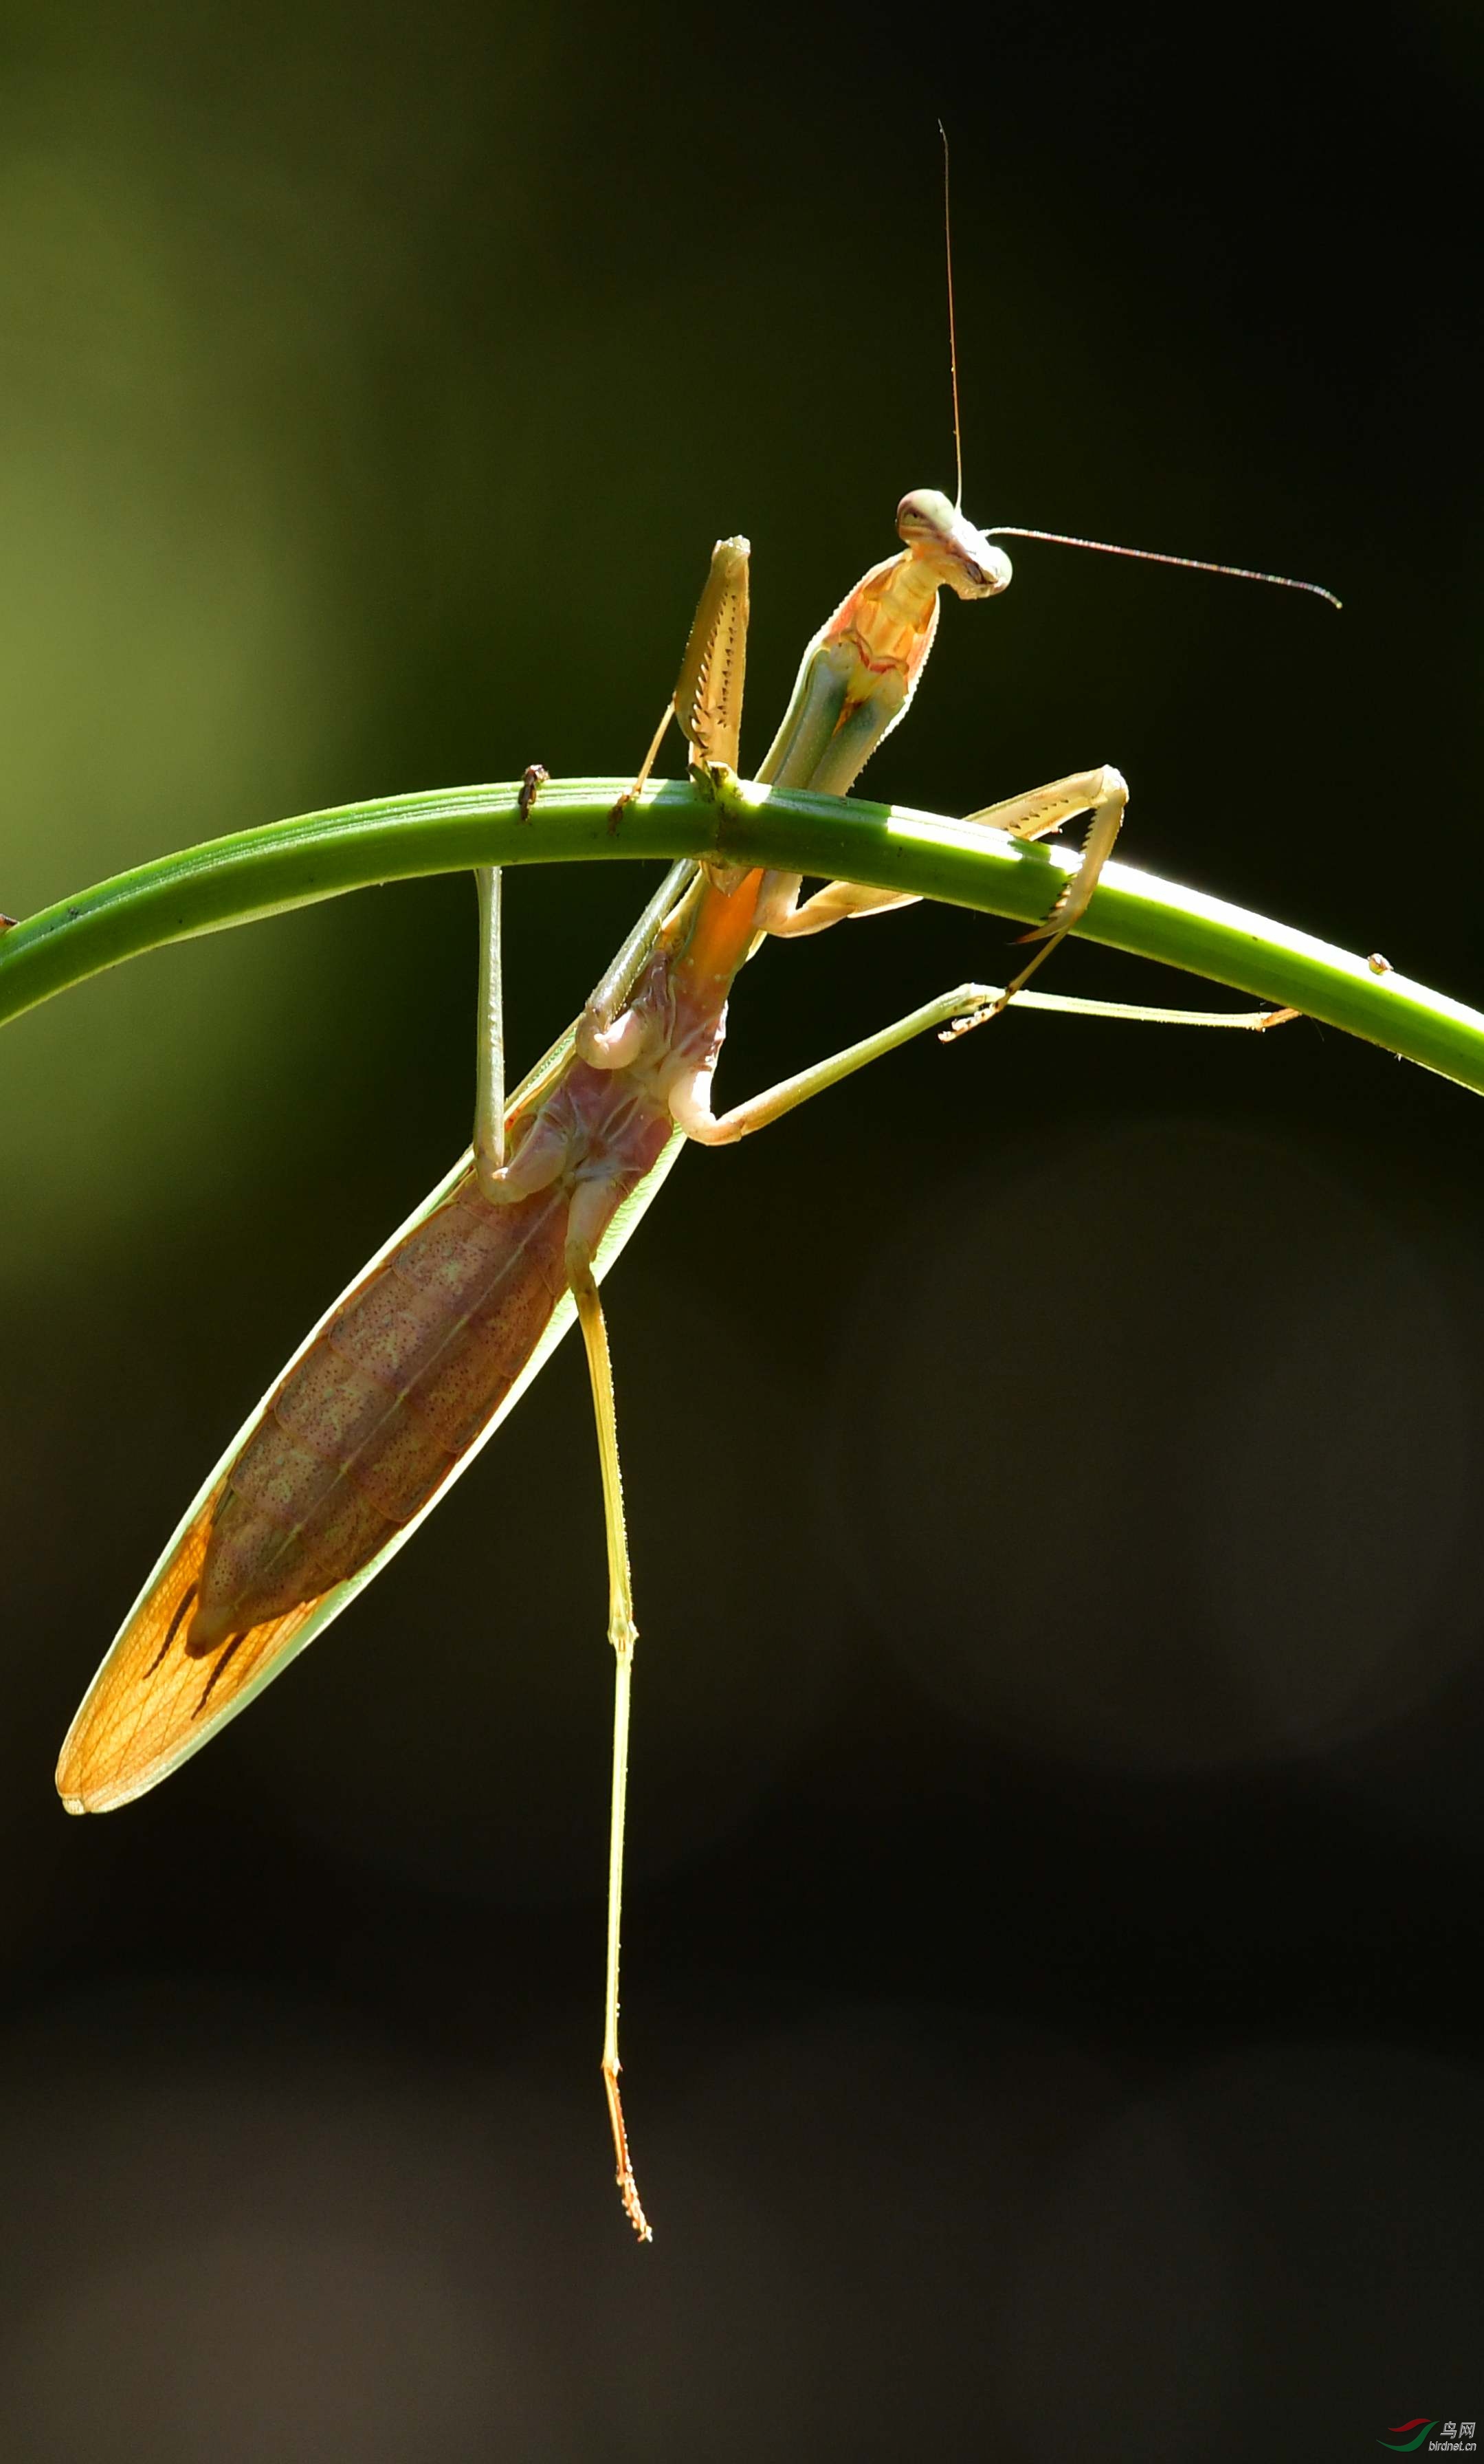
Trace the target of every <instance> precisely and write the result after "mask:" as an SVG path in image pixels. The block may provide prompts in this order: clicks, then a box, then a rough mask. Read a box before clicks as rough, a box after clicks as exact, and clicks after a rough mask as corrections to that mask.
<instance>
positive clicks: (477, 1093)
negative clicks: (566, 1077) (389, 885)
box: [473, 864, 505, 1172]
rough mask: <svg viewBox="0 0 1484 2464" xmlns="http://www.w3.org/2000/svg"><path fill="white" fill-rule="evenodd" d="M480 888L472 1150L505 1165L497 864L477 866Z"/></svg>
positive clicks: (495, 1165)
mask: <svg viewBox="0 0 1484 2464" xmlns="http://www.w3.org/2000/svg"><path fill="white" fill-rule="evenodd" d="M474 887H475V889H476V890H477V891H478V892H479V1021H478V1030H477V1035H476V1040H475V1061H474V1140H473V1144H474V1155H475V1157H476V1159H477V1161H478V1163H479V1165H480V1168H481V1170H482V1171H486V1172H502V1171H503V1170H504V1168H505V968H504V961H503V957H502V954H501V948H500V869H499V867H498V866H497V865H492V864H482V865H478V866H476V867H475V870H474Z"/></svg>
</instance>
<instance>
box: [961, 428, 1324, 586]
mask: <svg viewBox="0 0 1484 2464" xmlns="http://www.w3.org/2000/svg"><path fill="white" fill-rule="evenodd" d="M954 401H955V405H956V402H957V391H956V388H955V393H954ZM955 416H956V411H955ZM984 536H985V538H986V539H1045V540H1048V541H1049V542H1050V544H1051V545H1052V546H1053V547H1089V548H1093V549H1095V550H1096V551H1097V553H1098V555H1099V556H1131V557H1135V558H1137V560H1138V561H1139V562H1140V563H1141V564H1178V565H1183V566H1184V568H1185V570H1186V571H1187V572H1188V573H1224V574H1225V575H1226V576H1227V578H1228V580H1229V581H1232V582H1271V583H1272V584H1273V586H1274V588H1275V589H1276V590H1306V591H1308V593H1309V595H1310V597H1311V598H1314V599H1326V600H1328V602H1329V605H1330V606H1331V607H1338V606H1339V605H1341V602H1340V601H1339V600H1338V599H1337V598H1336V596H1335V594H1334V592H1333V591H1332V590H1326V589H1325V588H1324V585H1323V583H1320V582H1295V581H1293V580H1292V579H1291V578H1290V577H1289V575H1288V574H1286V573H1254V572H1253V571H1252V569H1251V567H1250V566H1248V565H1245V564H1209V563H1208V562H1207V561H1206V559H1205V558H1204V557H1200V556H1162V555H1161V554H1160V553H1159V551H1158V549H1157V548H1152V547H1115V546H1114V544H1113V542H1112V541H1111V539H1073V538H1072V537H1071V535H1070V534H1069V533H1068V532H1066V531H1028V530H1021V529H1020V528H1019V527H1018V525H1017V524H1015V523H1014V522H999V523H996V525H995V527H994V529H993V530H991V531H986V532H985V534H984Z"/></svg>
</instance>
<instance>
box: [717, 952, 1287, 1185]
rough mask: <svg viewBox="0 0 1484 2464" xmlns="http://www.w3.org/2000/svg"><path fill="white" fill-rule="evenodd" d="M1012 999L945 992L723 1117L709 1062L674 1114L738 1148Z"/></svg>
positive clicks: (1053, 996)
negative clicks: (920, 1041) (814, 1100)
mask: <svg viewBox="0 0 1484 2464" xmlns="http://www.w3.org/2000/svg"><path fill="white" fill-rule="evenodd" d="M1004 1000H1005V994H1004V992H1003V990H1002V989H1001V988H1000V987H999V986H998V985H995V984H959V985H957V986H955V988H954V990H953V991H952V992H949V993H940V994H939V996H938V998H937V1000H936V1001H925V1002H924V1003H923V1005H922V1007H921V1009H914V1010H909V1011H908V1013H907V1015H906V1018H899V1019H897V1020H895V1021H894V1022H893V1023H892V1024H891V1025H890V1026H884V1027H883V1028H882V1029H881V1031H880V1033H879V1034H876V1035H868V1036H865V1037H864V1038H862V1042H861V1043H859V1044H850V1045H846V1046H845V1048H844V1050H843V1051H841V1052H833V1053H831V1054H830V1055H829V1057H828V1058H827V1059H826V1060H823V1061H817V1062H816V1063H815V1064H814V1066H813V1067H812V1068H809V1069H800V1070H799V1071H798V1073H797V1076H796V1077H793V1078H782V1079H780V1080H779V1081H778V1084H777V1085H776V1086H775V1087H769V1088H768V1089H765V1091H764V1092H763V1093H762V1094H760V1095H753V1097H751V1098H750V1100H749V1101H748V1102H747V1103H745V1104H735V1105H733V1107H732V1109H731V1111H730V1112H722V1113H720V1114H719V1115H718V1114H717V1113H715V1112H713V1111H712V1110H711V1073H712V1071H713V1069H714V1067H715V1063H714V1061H708V1062H703V1063H701V1064H700V1065H699V1067H696V1068H694V1069H692V1070H690V1071H688V1072H687V1075H686V1076H685V1077H684V1078H682V1079H681V1080H679V1081H678V1083H677V1084H676V1085H675V1087H674V1088H672V1089H671V1091H670V1099H669V1100H670V1112H671V1115H672V1117H673V1118H674V1120H675V1122H676V1124H677V1126H678V1127H679V1128H680V1129H682V1130H684V1131H685V1133H686V1135H687V1137H689V1138H695V1139H696V1140H697V1141H698V1143H699V1144H700V1145H702V1146H709V1147H717V1146H731V1144H733V1143H734V1141H735V1140H736V1139H738V1138H745V1137H748V1136H750V1135H751V1134H752V1133H753V1131H754V1130H762V1129H766V1128H767V1126H768V1124H769V1123H770V1122H771V1121H776V1120H779V1119H781V1117H782V1115H783V1114H784V1113H785V1112H792V1111H794V1109H795V1107H796V1105H798V1104H806V1103H807V1102H808V1101H809V1098H810V1096H811V1095H820V1094H822V1093H823V1092H824V1089H825V1088H826V1087H837V1086H839V1084H840V1080H841V1079H842V1078H849V1077H852V1076H853V1075H854V1073H855V1071H856V1070H858V1069H864V1068H865V1067H867V1066H868V1065H869V1064H870V1063H871V1062H873V1061H880V1060H881V1059H882V1058H883V1057H884V1055H885V1054H886V1053H888V1052H895V1051H896V1050H897V1048H898V1046H899V1045H904V1044H909V1043H910V1042H911V1041H912V1038H913V1037H914V1036H917V1035H926V1034H928V1033H929V1032H930V1031H931V1030H932V1029H933V1028H936V1029H937V1030H938V1033H939V1035H940V1036H941V1038H942V1040H943V1041H944V1042H945V1043H947V1042H948V1041H949V1039H950V1038H951V1037H952V1036H953V1035H954V1034H955V1033H956V1032H958V1031H959V1026H960V1022H962V1021H965V1020H967V1021H968V1022H969V1023H970V1024H976V1023H977V1022H978V1021H979V1020H980V1019H981V1018H988V1017H993V1015H994V1013H995V1012H996V1011H997V1010H998V1009H999V1008H1001V1007H1002V1006H1003V1003H1004ZM1015 1006H1016V1008H1017V1009H1022V1008H1023V1009H1046V1010H1058V1011H1064V1012H1067V1013H1070V1014H1074V1015H1077V1016H1081V1017H1087V1018H1122V1019H1129V1020H1134V1021H1137V1022H1138V1023H1141V1024H1145V1025H1155V1026H1235V1027H1243V1028H1246V1029H1247V1030H1249V1031H1250V1032H1254V1031H1255V1032H1260V1031H1261V1030H1262V1029H1263V1028H1265V1027H1269V1026H1277V1025H1280V1024H1281V1023H1283V1022H1284V1021H1285V1020H1287V1019H1291V1018H1294V1017H1296V1016H1297V1015H1298V1013H1297V1011H1294V1010H1291V1009H1281V1010H1272V1009H1255V1010H1186V1009H1142V1008H1139V1007H1136V1006H1134V1005H1133V1004H1131V1003H1127V1002H1124V1001H1080V1000H1077V999H1075V998H1073V996H1071V995H1070V994H1059V993H1022V994H1021V995H1020V996H1019V998H1018V1000H1017V1001H1016V1003H1015Z"/></svg>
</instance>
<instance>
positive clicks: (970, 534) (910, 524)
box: [897, 488, 1012, 599]
mask: <svg viewBox="0 0 1484 2464" xmlns="http://www.w3.org/2000/svg"><path fill="white" fill-rule="evenodd" d="M897 535H898V537H899V538H900V539H905V540H906V551H907V554H908V556H911V557H915V558H917V559H918V560H919V561H920V562H922V563H923V564H925V565H926V566H927V567H928V570H929V571H930V572H931V573H932V574H933V576H934V578H935V579H936V580H937V581H938V582H940V583H947V584H948V586H949V589H950V590H953V591H956V592H957V594H958V596H959V598H960V599H993V598H995V597H996V596H997V594H998V593H999V592H1000V591H1001V590H1006V589H1008V588H1009V586H1010V576H1011V571H1012V567H1011V562H1010V559H1009V557H1008V556H1007V555H1006V554H1005V551H1004V549H1003V548H999V547H995V546H994V545H993V542H992V541H991V540H989V539H986V538H985V535H984V533H983V531H976V530H975V528H974V526H973V524H972V522H970V521H966V520H965V518H964V517H963V515H962V514H961V513H960V512H959V510H958V507H957V506H956V505H950V504H949V500H948V498H947V496H945V495H941V494H940V493H939V491H938V490H937V489H936V488H914V489H913V490H912V493H911V495H909V496H904V497H903V499H902V502H901V504H900V505H899V506H898V507H897Z"/></svg>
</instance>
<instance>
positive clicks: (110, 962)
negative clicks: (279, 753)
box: [0, 779, 1484, 1092]
mask: <svg viewBox="0 0 1484 2464" xmlns="http://www.w3.org/2000/svg"><path fill="white" fill-rule="evenodd" d="M623 793H624V786H623V781H621V780H617V779H567V780H558V779H553V780H551V781H548V782H547V783H546V784H544V785H543V787H542V789H541V792H540V796H539V798H538V799H537V801H536V803H535V807H534V809H532V810H531V811H530V812H529V814H523V813H522V812H521V809H520V787H519V783H518V782H514V783H512V784H510V785H501V786H493V787H461V788H454V789H450V790H448V791H447V792H446V793H443V794H438V795H424V796H392V797H383V798H380V799H378V800H377V801H376V802H374V803H364V804H346V805H342V806H341V807H339V808H338V810H335V811H331V812H323V813H309V814H305V815H303V816H302V817H300V818H299V819H298V820H296V821H290V822H276V823H273V824H272V825H270V826H269V827H267V828H265V829H258V830H245V831H242V832H240V833H239V834H238V835H237V836H235V837H233V838H225V839H213V840H209V841H207V843H206V844H205V845H204V846H201V847H188V848H187V849H186V850H185V852H184V853H183V854H181V855H173V856H161V857H159V858H157V859H156V860H155V861H154V862H153V863H150V864H145V865H141V866H140V867H139V868H138V869H137V870H135V871H133V872H126V873H120V874H119V875H117V876H116V877H115V879H113V880H112V881H105V882H100V883H99V884H98V886H97V887H96V888H95V889H92V890H86V891H79V892H78V894H77V895H76V897H74V898H69V899H66V900H64V901H62V902H61V903H60V904H59V905H57V906H55V907H50V908H47V909H45V910H44V911H43V912H42V913H40V914H38V915H33V916H31V917H29V918H28V919H27V920H26V921H25V922H23V923H20V924H17V925H15V926H14V927H13V928H12V929H11V931H10V932H8V933H5V934H3V935H0V1024H3V1023H5V1021H6V1020H8V1019H11V1018H17V1017H19V1016H20V1015H21V1013H22V1012H23V1011H25V1010H28V1009H32V1008H34V1007H35V1005H36V1004H37V1003H38V1002H39V1001H48V1000H50V999H51V998H52V996H53V995H54V994H55V993H59V992H63V991H65V990H66V989H67V987H68V986H69V985H71V984H76V983H80V982H82V981H83V980H84V979H86V978H87V977H89V976H94V975H98V974H99V973H100V972H101V971H102V969H104V968H105V967H112V966H117V965H118V964H119V963H120V960H121V959H124V958H131V957H138V956H139V955H140V954H141V953H142V951H145V950H154V949H160V948H162V947H164V945H165V944H166V943H168V942H171V941H179V940H185V939H186V938H188V937H190V936H191V935H195V934H199V933H214V932H220V931H222V930H223V929H224V928H225V927H227V926H229V925H232V924H244V923H249V922H251V921H253V920H255V919H257V918H259V917H262V916H266V915H273V914H276V913H280V912H282V911H283V910H285V909H287V908H291V907H301V906H306V905H309V904H310V903H311V902H313V901H314V900H316V899H320V898H333V897H336V896H338V894H339V893H340V892H341V891H347V890H360V889H364V888H367V887H369V886H370V885H372V884H374V883H377V882H385V881H396V880H405V879H408V878H411V877H412V876H414V875H417V874H424V873H434V872H464V871H472V870H474V869H476V868H477V867H480V866H487V865H514V864H553V863H584V862H586V863H591V862H598V861H603V860H607V859H610V858H614V857H637V856H649V857H666V858H670V859H674V858H676V857H684V856H689V857H695V856H719V857H721V858H723V859H724V860H725V861H727V862H728V863H731V864H738V863H742V864H761V865H775V866H777V867H779V868H780V869H784V870H788V871H794V872H799V871H802V872H806V873H810V874H823V875H827V876H830V877H832V878H840V879H843V880H847V881H861V882H867V883H869V884H871V885H872V886H873V887H875V888H880V889H884V890H903V891H915V892H917V893H918V894H920V895H921V896H923V897H925V898H934V899H941V900H945V901H947V902H949V904H951V905H955V906H960V907H971V908H977V909H979V910H981V911H982V912H984V913H989V914H993V915H1008V916H1013V917H1017V918H1019V919H1020V920H1021V921H1023V922H1026V923H1036V922H1038V921H1039V920H1040V918H1041V917H1042V916H1043V915H1044V914H1045V913H1046V912H1047V910H1048V909H1049V908H1050V907H1051V906H1052V904H1053V902H1054V900H1055V898H1056V895H1057V893H1058V891H1059V889H1060V887H1061V882H1062V878H1063V876H1064V875H1065V874H1066V873H1067V872H1070V871H1072V870H1074V869H1075V868H1076V861H1077V859H1076V857H1075V855H1072V854H1069V853H1063V851H1062V850H1060V849H1058V848H1048V847H1039V846H1027V845H1025V844H1024V843H1022V842H1020V841H1017V840H1014V839H1010V838H1007V837H1005V836H1004V835H1003V834H1002V833H1001V832H999V831H996V830H992V829H987V828H985V827H983V826H982V825H971V824H969V823H964V822H953V821H947V820H944V819H942V818H941V817H939V816H937V815H935V814H931V813H917V812H912V811H911V810H909V809H907V808H906V807H904V806H901V805H896V806H892V805H885V804H870V803H862V802H857V801H856V800H854V799H851V800H850V801H849V802H846V801H844V800H843V799H841V798H839V797H834V796H815V795H804V794H799V793H795V792H792V791H791V792H784V791H782V790H778V789H775V790H772V791H771V792H770V791H769V790H768V789H766V788H759V787H749V786H746V785H742V784H733V783H731V782H730V781H724V782H722V783H721V784H719V785H707V784H699V785H698V784H695V783H687V784H670V783H664V782H662V783H660V784H659V785H655V786H651V787H649V788H647V789H646V790H645V791H644V795H643V796H641V797H639V798H638V799H637V800H636V801H634V802H633V803H624V804H622V809H619V808H620V799H621V798H622V795H623ZM616 810H617V812H618V818H617V820H615V813H616ZM1078 930H1079V932H1080V934H1081V935H1083V936H1084V937H1085V938H1087V939H1089V940H1093V941H1101V942H1103V943H1105V944H1106V945H1107V946H1108V947H1110V948H1113V949H1119V950H1126V951H1128V952H1130V953H1131V954H1132V955H1133V956H1134V957H1143V958H1156V959H1160V960H1162V961H1163V962H1164V963H1165V964H1167V965H1168V966H1174V967H1182V968H1185V969H1186V970H1187V971H1188V972H1189V973H1190V974H1192V975H1199V976H1205V977H1209V978H1211V979H1213V980H1214V981H1216V982H1217V983H1223V984H1229V985H1231V986H1232V987H1233V989H1234V990H1236V991H1239V992H1243V993H1247V994H1250V995H1253V996H1255V998H1256V999H1258V1000H1260V1001H1273V1002H1275V1003H1277V1005H1279V1006H1280V1007H1291V1008H1294V1009H1298V1010H1302V1011H1304V1012H1305V1013H1306V1014H1307V1015H1308V1016H1309V1017H1311V1018H1316V1019H1321V1020H1323V1021H1324V1022H1325V1023H1327V1024H1329V1025H1332V1026H1338V1027H1342V1028H1344V1029H1345V1030H1346V1032H1347V1033H1349V1034H1351V1035H1359V1036H1364V1037H1365V1038H1366V1039H1367V1040H1368V1041H1369V1042H1371V1043H1373V1044H1379V1045H1383V1046H1384V1047H1385V1049H1386V1050H1387V1051H1388V1052H1395V1053H1400V1054H1402V1055H1403V1056H1404V1057H1405V1058H1406V1059H1408V1060H1409V1061H1416V1062H1419V1063H1420V1064H1421V1065H1422V1066H1423V1067H1425V1068H1428V1069H1434V1070H1437V1071H1439V1072H1440V1073H1441V1074H1442V1075H1443V1076H1444V1077H1448V1078H1452V1079H1455V1080H1456V1081H1457V1082H1458V1083H1459V1084H1460V1085H1461V1086H1465V1087H1472V1088H1474V1089H1477V1090H1479V1091H1481V1092H1484V1015H1481V1014H1480V1013H1479V1011H1477V1010H1474V1009H1470V1008H1469V1007H1467V1006H1466V1005H1465V1004H1464V1003H1463V1002H1461V1001H1451V1000H1449V999H1448V997H1447V996H1446V995H1444V994H1442V993H1436V992H1432V991H1429V989H1428V987H1427V986H1425V985H1422V984H1417V983H1413V982H1411V981H1410V980H1409V979H1407V978H1406V977H1402V976H1398V975H1396V974H1394V973H1392V972H1391V971H1390V970H1387V971H1386V972H1385V973H1380V974H1378V973H1376V972H1375V971H1374V970H1373V969H1372V968H1371V966H1370V964H1369V963H1368V961H1367V960H1366V959H1365V958H1363V957H1354V956H1352V955H1351V954H1350V953H1349V952H1347V951H1344V950H1339V949H1335V948H1332V947H1331V946H1330V945H1329V944H1328V943H1326V942H1323V941H1318V940H1315V939H1314V938H1313V937H1312V935H1309V934H1306V933H1299V932H1296V931H1295V930H1294V929H1293V928H1292V927H1291V926H1289V925H1286V924H1277V923H1274V922H1273V921H1271V920H1270V919H1269V918H1268V917H1266V916H1262V915H1254V914H1250V913H1247V912H1246V911H1245V910H1244V909H1242V908H1239V907H1233V906H1230V905H1228V904H1227V903H1226V902H1225V901H1224V900H1222V899H1217V898H1208V897H1205V896H1203V895H1202V893H1201V892H1200V891H1193V890H1183V889H1180V888H1179V887H1177V886H1176V885H1175V884H1173V883H1170V882H1164V881H1157V880H1156V879H1154V877H1153V876H1152V875H1151V874H1148V873H1142V872H1137V871H1135V870H1134V869H1133V868H1132V866H1130V865H1122V864H1110V865H1109V866H1108V867H1107V869H1106V870H1105V872H1104V873H1103V876H1102V881H1101V883H1100V884H1099V887H1098V891H1097V894H1096V896H1095V897H1094V899H1093V902H1092V905H1091V907H1090V908H1089V909H1088V912H1087V913H1086V915H1085V916H1084V918H1083V919H1082V921H1081V923H1080V926H1079V928H1078Z"/></svg>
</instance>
